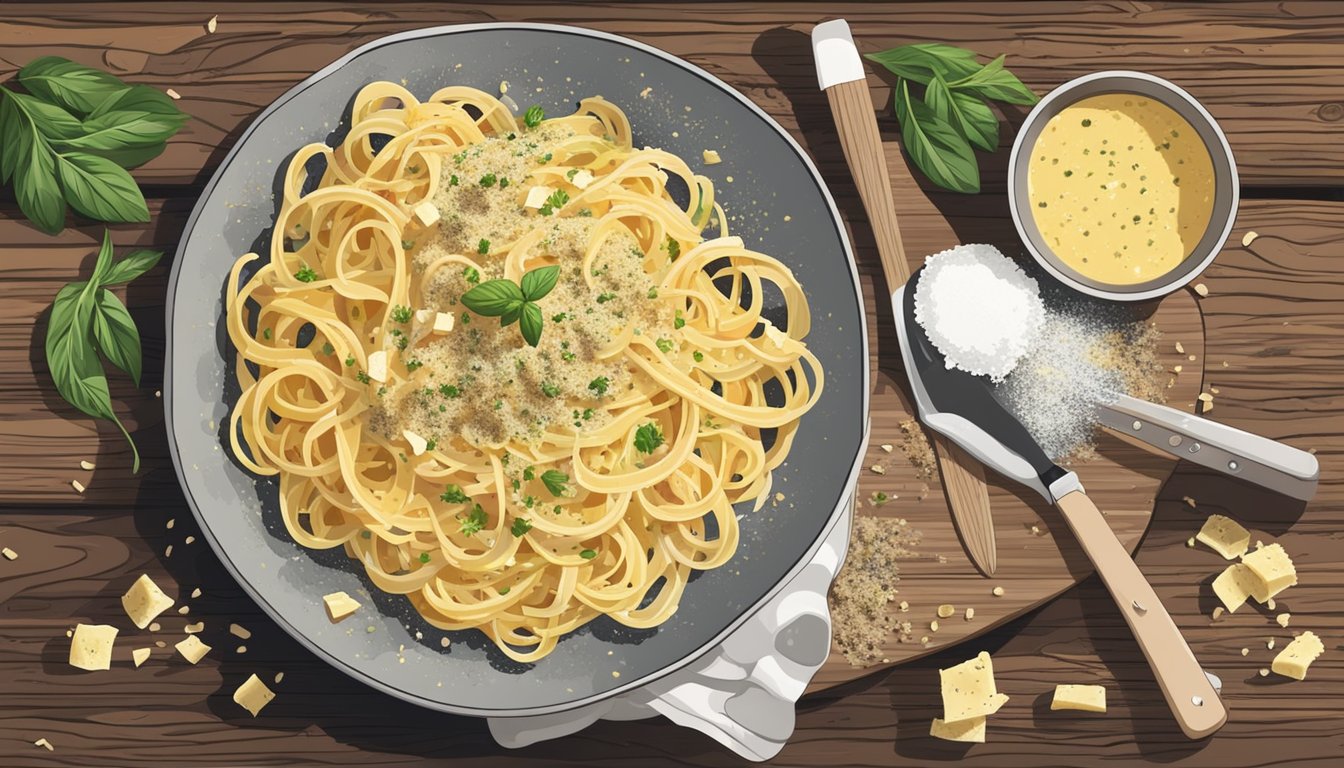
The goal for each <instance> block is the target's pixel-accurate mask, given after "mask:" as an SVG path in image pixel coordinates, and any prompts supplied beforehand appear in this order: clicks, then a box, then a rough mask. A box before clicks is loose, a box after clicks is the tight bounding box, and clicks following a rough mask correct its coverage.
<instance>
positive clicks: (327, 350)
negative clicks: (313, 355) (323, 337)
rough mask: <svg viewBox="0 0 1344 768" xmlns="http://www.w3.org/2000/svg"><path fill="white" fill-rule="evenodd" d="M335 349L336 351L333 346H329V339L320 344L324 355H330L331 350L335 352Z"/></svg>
mask: <svg viewBox="0 0 1344 768" xmlns="http://www.w3.org/2000/svg"><path fill="white" fill-rule="evenodd" d="M335 351H336V348H335V347H333V346H331V342H330V341H328V342H325V343H323V344H322V354H324V355H330V354H331V353H333V352H335Z"/></svg>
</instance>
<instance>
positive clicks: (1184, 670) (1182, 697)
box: [1055, 491, 1227, 739]
mask: <svg viewBox="0 0 1344 768" xmlns="http://www.w3.org/2000/svg"><path fill="white" fill-rule="evenodd" d="M1055 505H1056V506H1058V507H1059V511H1060V512H1062V513H1063V514H1064V520H1065V521H1066V522H1068V524H1069V528H1070V529H1072V531H1073V535H1074V536H1075V537H1076V538H1077V539H1078V543H1079V544H1080V545H1082V548H1083V552H1085V553H1086V554H1087V556H1088V558H1089V559H1090V560H1091V561H1092V564H1093V565H1094V566H1096V568H1097V573H1098V574H1100V575H1101V581H1102V583H1104V584H1105V585H1106V589H1107V590H1109V591H1110V593H1111V597H1112V598H1114V599H1115V604H1116V605H1117V606H1119V607H1120V612H1121V613H1122V614H1124V617H1125V622H1126V623H1127V624H1129V629H1130V631H1131V632H1133V633H1134V639H1135V640H1137V641H1138V643H1139V647H1140V648H1142V649H1143V655H1144V656H1146V657H1147V658H1148V666H1149V667H1151V668H1152V670H1153V676H1154V677H1156V678H1157V684H1158V686H1159V687H1161V688H1162V695H1163V696H1165V697H1166V699H1167V706H1169V707H1171V712H1172V714H1173V715H1175V716H1176V722H1177V723H1178V724H1179V725H1180V726H1181V730H1182V731H1184V732H1185V735H1186V736H1189V737H1190V738H1192V739H1202V738H1204V737H1205V736H1208V735H1209V734H1212V733H1213V732H1214V731H1217V730H1218V729H1219V728H1221V727H1222V726H1223V723H1225V722H1227V710H1226V709H1224V708H1223V702H1222V699H1220V698H1219V697H1218V692H1217V691H1215V690H1214V688H1213V685H1212V684H1211V683H1210V682H1209V679H1208V677H1207V676H1205V674H1204V670H1203V668H1201V667H1200V666H1199V661H1197V660H1196V659H1195V655H1194V654H1193V653H1191V652H1190V646H1189V645H1186V642H1185V638H1184V637H1183V636H1182V635H1181V630H1180V628H1178V627H1177V626H1176V622H1174V621H1172V619H1171V614H1169V613H1167V609H1166V608H1164V607H1163V606H1162V601H1161V600H1159V599H1158V597H1157V593H1156V592H1154V591H1153V588H1152V586H1151V585H1150V584H1149V583H1148V580H1147V579H1145V578H1144V577H1143V573H1142V572H1141V571H1140V570H1139V567H1138V566H1137V565H1135V564H1134V560H1133V558H1131V557H1130V556H1129V553H1128V552H1126V551H1125V548H1124V546H1122V545H1121V544H1120V541H1119V540H1118V539H1116V538H1115V533H1113V532H1112V531H1111V526H1110V525H1109V524H1108V523H1107V522H1106V518H1105V517H1103V516H1102V514H1101V512H1100V510H1098V509H1097V505H1096V504H1094V503H1092V499H1090V498H1088V496H1087V494H1086V493H1083V492H1082V491H1072V492H1070V493H1066V494H1064V495H1063V496H1061V497H1060V498H1059V500H1058V501H1056V502H1055Z"/></svg>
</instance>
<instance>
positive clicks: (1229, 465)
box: [1227, 461, 1241, 472]
mask: <svg viewBox="0 0 1344 768" xmlns="http://www.w3.org/2000/svg"><path fill="white" fill-rule="evenodd" d="M1227 468H1228V469H1230V470H1232V471H1233V472H1236V471H1237V470H1238V469H1241V465H1240V464H1237V462H1235V461H1229V462H1227Z"/></svg>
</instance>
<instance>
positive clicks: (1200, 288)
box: [1195, 283, 1209, 298]
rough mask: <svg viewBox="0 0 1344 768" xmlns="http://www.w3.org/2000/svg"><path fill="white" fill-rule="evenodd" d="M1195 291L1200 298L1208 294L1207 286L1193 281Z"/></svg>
mask: <svg viewBox="0 0 1344 768" xmlns="http://www.w3.org/2000/svg"><path fill="white" fill-rule="evenodd" d="M1195 293H1198V294H1199V295H1200V297H1201V298H1202V297H1205V296H1208V295H1209V287H1208V286H1207V285H1205V284H1203V283H1195Z"/></svg>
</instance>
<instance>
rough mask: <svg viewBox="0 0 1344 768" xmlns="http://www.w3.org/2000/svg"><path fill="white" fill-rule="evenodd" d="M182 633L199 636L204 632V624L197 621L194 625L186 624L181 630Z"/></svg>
mask: <svg viewBox="0 0 1344 768" xmlns="http://www.w3.org/2000/svg"><path fill="white" fill-rule="evenodd" d="M182 631H183V632H186V633H187V634H188V635H195V634H199V633H201V632H204V631H205V622H204V621H198V622H196V623H195V624H188V625H187V626H185V627H183V628H182Z"/></svg>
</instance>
